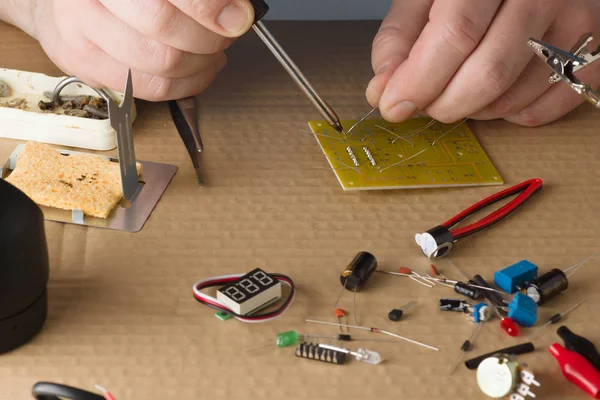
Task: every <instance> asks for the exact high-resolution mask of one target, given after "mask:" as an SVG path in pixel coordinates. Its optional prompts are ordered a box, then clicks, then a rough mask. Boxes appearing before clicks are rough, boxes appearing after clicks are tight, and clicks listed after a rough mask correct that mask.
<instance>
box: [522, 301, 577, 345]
mask: <svg viewBox="0 0 600 400" xmlns="http://www.w3.org/2000/svg"><path fill="white" fill-rule="evenodd" d="M583 303H585V300H581V301H580V302H579V303H577V304H575V305H574V306H573V307H571V308H569V309H568V310H567V311H563V312H562V313H558V314H555V315H553V316H552V317H550V319H549V320H548V322H546V323H545V324H544V325H542V326H540V327H539V328H538V329H537V330H536V331H535V332H533V333H532V334H531V335H529V338H530V339H531V338H532V337H533V336H534V335H536V334H537V333H538V332H539V331H541V330H542V329H544V328H545V327H547V326H548V325H550V324H556V323H557V322H558V321H560V320H561V319H562V317H564V316H565V315H567V314H568V313H570V312H571V311H573V310H575V309H576V308H577V307H579V306H580V305H582V304H583Z"/></svg>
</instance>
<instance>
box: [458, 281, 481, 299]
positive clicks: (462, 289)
mask: <svg viewBox="0 0 600 400" xmlns="http://www.w3.org/2000/svg"><path fill="white" fill-rule="evenodd" d="M454 291H455V292H456V293H458V294H462V295H463V296H467V297H468V298H470V299H473V300H479V299H480V298H481V292H480V291H479V290H477V289H475V288H474V287H472V286H469V285H467V284H466V283H462V282H458V283H456V284H455V285H454Z"/></svg>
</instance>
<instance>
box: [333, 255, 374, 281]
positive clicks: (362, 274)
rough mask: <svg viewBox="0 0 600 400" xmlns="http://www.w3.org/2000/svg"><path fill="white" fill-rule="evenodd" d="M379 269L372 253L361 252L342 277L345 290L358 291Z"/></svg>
mask: <svg viewBox="0 0 600 400" xmlns="http://www.w3.org/2000/svg"><path fill="white" fill-rule="evenodd" d="M376 269H377V259H375V256H373V255H372V254H371V253H368V252H366V251H361V252H360V253H358V254H357V255H356V257H354V259H353V260H352V262H351V263H350V264H348V266H347V267H346V269H344V271H343V272H342V275H341V276H340V281H341V283H342V285H343V286H344V288H346V289H348V290H350V291H357V290H360V288H361V287H362V286H363V285H364V284H365V283H366V282H367V280H368V279H369V278H370V277H371V275H373V272H375V270H376Z"/></svg>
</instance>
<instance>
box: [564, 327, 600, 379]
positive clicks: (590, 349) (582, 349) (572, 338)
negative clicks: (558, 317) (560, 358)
mask: <svg viewBox="0 0 600 400" xmlns="http://www.w3.org/2000/svg"><path fill="white" fill-rule="evenodd" d="M556 333H558V336H560V338H561V339H562V340H563V341H564V342H565V348H566V349H567V350H571V351H574V352H576V353H579V354H581V355H582V356H584V357H585V358H587V360H588V361H589V362H590V363H592V365H593V366H594V368H596V369H597V370H599V371H600V354H598V350H596V346H594V343H592V342H590V341H589V340H588V339H586V338H584V337H581V336H578V335H576V334H574V333H573V332H572V331H571V330H570V329H569V328H567V327H566V326H561V327H560V328H558V330H557V331H556Z"/></svg>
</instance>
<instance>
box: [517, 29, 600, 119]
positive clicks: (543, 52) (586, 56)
mask: <svg viewBox="0 0 600 400" xmlns="http://www.w3.org/2000/svg"><path fill="white" fill-rule="evenodd" d="M592 39H593V36H592V34H591V33H588V34H585V35H583V36H581V38H580V39H579V40H578V41H577V43H576V44H575V46H573V48H572V49H571V52H566V51H564V50H561V49H557V48H556V47H553V46H551V45H549V44H547V43H544V42H542V41H540V40H537V39H533V38H530V39H529V41H528V42H527V45H528V46H529V47H531V49H532V50H533V52H534V53H535V54H536V55H537V56H538V57H539V58H541V59H542V60H543V61H544V62H545V63H546V64H547V65H548V66H549V67H550V68H551V69H552V71H553V73H552V75H551V76H550V78H548V81H549V82H550V83H556V82H558V81H563V82H565V83H566V84H567V85H569V87H571V89H573V90H574V91H575V92H577V93H578V94H579V95H580V96H582V97H583V98H584V99H586V100H587V101H589V102H590V103H592V104H593V105H594V106H595V107H597V108H600V94H599V93H598V92H596V91H595V90H594V89H593V88H592V87H591V86H590V85H588V84H586V83H584V82H582V81H580V80H579V78H577V77H576V76H575V72H577V71H579V70H580V69H582V68H584V67H586V66H588V65H590V64H591V63H593V62H594V61H597V60H598V59H600V46H599V47H598V48H597V49H596V50H594V51H589V50H588V44H589V43H590V42H591V41H592Z"/></svg>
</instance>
